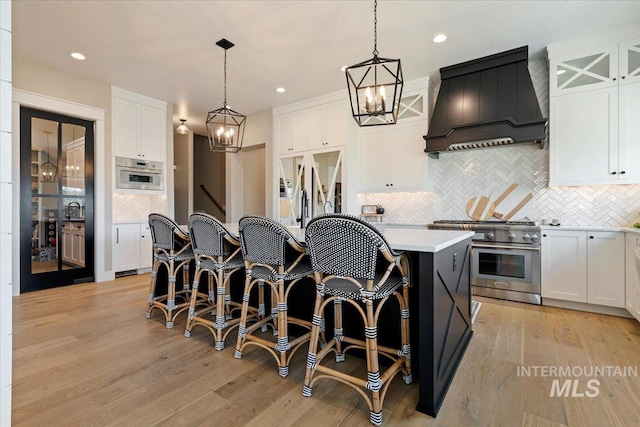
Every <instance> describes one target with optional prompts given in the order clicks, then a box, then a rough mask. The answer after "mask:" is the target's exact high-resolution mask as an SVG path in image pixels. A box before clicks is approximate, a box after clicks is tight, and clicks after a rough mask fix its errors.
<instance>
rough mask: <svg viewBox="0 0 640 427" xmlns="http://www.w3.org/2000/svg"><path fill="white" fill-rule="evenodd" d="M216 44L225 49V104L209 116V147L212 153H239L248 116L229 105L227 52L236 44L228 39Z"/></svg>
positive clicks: (210, 112)
mask: <svg viewBox="0 0 640 427" xmlns="http://www.w3.org/2000/svg"><path fill="white" fill-rule="evenodd" d="M216 44H217V45H218V46H220V47H221V48H223V49H224V103H223V104H222V108H219V109H217V110H213V111H209V113H208V114H207V135H208V137H209V147H210V148H211V151H218V152H225V153H237V152H238V151H240V149H241V148H242V140H243V138H244V125H245V122H246V119H247V116H244V115H242V114H240V113H238V112H237V111H234V110H232V109H231V108H229V106H228V105H227V50H228V49H231V48H232V47H233V46H234V44H233V43H231V42H230V41H229V40H227V39H221V40H219V41H218V42H217V43H216Z"/></svg>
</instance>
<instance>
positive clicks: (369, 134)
mask: <svg viewBox="0 0 640 427" xmlns="http://www.w3.org/2000/svg"><path fill="white" fill-rule="evenodd" d="M427 83H428V80H423V81H422V84H427ZM427 100H428V96H427V89H426V87H423V88H421V89H418V90H414V91H412V92H406V93H404V94H403V95H402V98H401V100H400V107H399V109H398V122H397V124H395V125H389V126H371V127H362V128H359V129H358V143H357V154H358V155H357V159H358V160H357V163H358V183H357V189H358V191H361V192H375V193H381V192H394V191H429V190H430V189H431V188H430V185H431V183H430V181H431V180H430V179H429V156H427V155H426V154H425V152H424V147H425V146H424V139H423V138H422V137H423V136H424V135H425V134H426V133H427V112H428V104H427Z"/></svg>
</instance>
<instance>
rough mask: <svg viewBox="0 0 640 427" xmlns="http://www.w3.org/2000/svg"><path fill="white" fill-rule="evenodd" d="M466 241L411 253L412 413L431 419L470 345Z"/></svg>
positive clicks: (467, 252) (468, 264)
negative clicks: (416, 395) (415, 390)
mask: <svg viewBox="0 0 640 427" xmlns="http://www.w3.org/2000/svg"><path fill="white" fill-rule="evenodd" d="M470 251H471V239H470V238H469V239H466V240H463V241H461V242H459V243H456V244H454V245H452V246H449V247H447V248H445V249H442V250H441V251H438V252H412V253H411V262H412V265H411V271H412V274H413V277H412V281H413V292H412V295H411V327H412V331H411V332H412V337H411V346H412V348H413V349H414V352H415V353H417V354H416V355H415V356H414V360H412V362H413V363H414V365H415V367H416V372H417V374H418V377H419V385H420V399H419V401H418V405H417V407H416V410H417V411H418V412H422V413H424V414H427V415H430V416H432V417H435V416H436V415H437V414H438V411H439V410H440V406H441V405H442V402H443V401H444V398H445V395H446V393H447V390H448V388H449V385H450V384H451V381H452V380H453V377H454V375H455V373H456V369H457V368H458V365H459V364H460V361H461V360H462V356H463V355H464V352H465V350H466V348H467V345H468V344H469V341H470V340H471V335H472V334H473V331H472V329H471V284H470V281H471V279H470Z"/></svg>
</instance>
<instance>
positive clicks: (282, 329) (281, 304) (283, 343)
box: [276, 279, 291, 377]
mask: <svg viewBox="0 0 640 427" xmlns="http://www.w3.org/2000/svg"><path fill="white" fill-rule="evenodd" d="M277 330H278V343H277V344H276V351H279V352H280V362H278V373H279V374H280V376H281V377H286V376H287V375H289V366H288V364H287V351H289V349H290V348H291V345H290V344H289V331H288V323H287V300H286V298H285V288H284V280H283V279H280V280H278V329H277Z"/></svg>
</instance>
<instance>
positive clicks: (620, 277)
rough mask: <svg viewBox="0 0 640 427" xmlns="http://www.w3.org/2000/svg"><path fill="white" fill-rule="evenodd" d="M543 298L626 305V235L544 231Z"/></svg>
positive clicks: (600, 232)
mask: <svg viewBox="0 0 640 427" xmlns="http://www.w3.org/2000/svg"><path fill="white" fill-rule="evenodd" d="M541 248H542V266H541V267H542V297H543V298H554V299H559V300H565V301H574V302H582V303H589V304H598V305H604V306H610V307H624V300H625V277H624V271H625V262H624V234H623V233H620V232H609V231H566V230H557V231H556V230H543V231H542V242H541Z"/></svg>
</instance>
